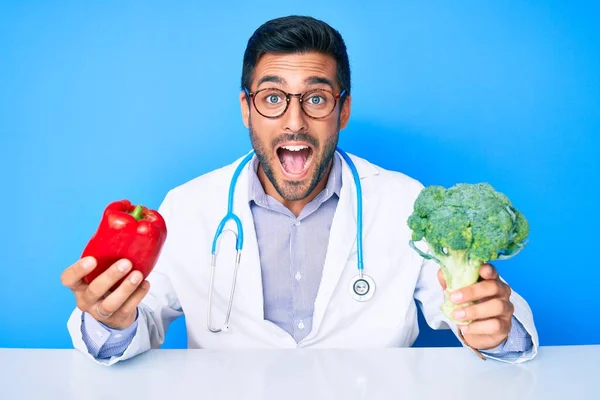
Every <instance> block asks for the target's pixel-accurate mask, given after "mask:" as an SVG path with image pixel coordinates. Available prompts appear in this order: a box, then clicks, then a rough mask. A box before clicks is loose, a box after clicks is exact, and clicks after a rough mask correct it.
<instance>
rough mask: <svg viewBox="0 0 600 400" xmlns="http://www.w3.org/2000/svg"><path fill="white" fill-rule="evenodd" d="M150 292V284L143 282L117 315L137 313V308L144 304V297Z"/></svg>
mask: <svg viewBox="0 0 600 400" xmlns="http://www.w3.org/2000/svg"><path fill="white" fill-rule="evenodd" d="M148 290H150V282H148V281H143V282H142V283H141V284H140V285H139V287H138V288H137V289H136V290H135V292H133V294H132V295H131V296H129V298H128V299H127V301H126V302H125V303H123V305H122V306H121V308H120V309H118V310H117V314H122V315H129V314H131V313H133V312H135V309H136V308H137V306H138V305H139V304H140V303H141V302H142V300H143V299H144V297H145V296H146V295H147V294H148Z"/></svg>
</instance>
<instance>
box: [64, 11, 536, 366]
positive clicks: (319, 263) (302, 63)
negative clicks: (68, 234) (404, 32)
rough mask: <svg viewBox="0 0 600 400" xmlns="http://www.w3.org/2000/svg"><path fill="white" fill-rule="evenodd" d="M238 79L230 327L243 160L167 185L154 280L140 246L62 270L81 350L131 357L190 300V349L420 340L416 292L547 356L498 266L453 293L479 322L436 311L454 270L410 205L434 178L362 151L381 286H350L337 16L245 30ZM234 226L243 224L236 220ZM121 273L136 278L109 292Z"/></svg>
mask: <svg viewBox="0 0 600 400" xmlns="http://www.w3.org/2000/svg"><path fill="white" fill-rule="evenodd" d="M241 83H242V85H241V86H242V90H241V93H240V104H241V111H242V118H243V121H244V124H245V125H246V127H247V128H248V129H249V132H250V137H251V141H252V147H253V149H254V151H255V156H253V157H252V159H251V160H250V162H249V163H248V164H246V166H245V167H244V168H242V170H241V173H240V175H239V177H238V179H237V183H236V186H235V194H234V197H233V200H234V202H233V212H234V213H236V215H238V216H239V217H240V219H241V223H242V226H243V232H244V240H245V241H244V253H243V256H242V258H241V263H240V266H239V274H238V275H237V280H236V286H235V296H234V301H233V306H232V309H231V319H230V321H229V322H230V325H231V329H229V330H228V331H224V332H219V333H214V332H211V331H210V330H209V329H208V326H207V325H209V324H210V326H211V327H212V328H213V329H218V328H220V327H222V325H223V321H224V318H225V315H226V314H227V310H228V304H229V296H230V293H231V292H230V291H231V285H232V282H233V264H234V259H235V243H234V241H233V240H232V239H231V238H232V236H227V235H224V236H223V237H222V242H220V243H219V249H220V252H219V254H218V260H217V268H216V272H215V277H214V289H213V291H212V292H211V291H210V287H211V269H210V267H209V266H210V265H211V246H212V243H213V237H214V233H215V231H216V229H217V227H218V225H219V223H220V222H221V220H222V218H223V216H224V215H225V214H226V209H227V204H228V194H229V185H230V182H231V179H232V177H233V175H234V171H235V169H236V168H237V167H238V165H239V163H240V161H241V159H240V160H236V161H235V162H234V163H232V164H231V165H228V166H225V167H224V168H221V169H218V170H215V171H212V172H210V173H207V174H205V175H203V176H200V177H198V178H196V179H194V180H192V181H190V182H187V183H185V184H183V185H181V186H179V187H177V188H175V189H173V190H171V191H170V192H169V193H168V194H167V196H166V197H165V199H164V202H163V203H162V205H161V207H160V209H159V210H160V212H161V214H162V215H163V216H164V217H165V219H166V221H167V225H168V230H169V234H168V238H167V240H166V242H165V246H164V249H163V251H162V254H161V256H160V258H159V260H158V263H157V265H156V268H155V270H154V271H153V272H152V273H151V274H150V275H149V277H148V279H147V281H142V279H141V278H142V277H141V274H140V273H139V271H133V272H132V271H131V268H132V266H131V263H129V262H128V260H121V261H119V262H117V263H116V264H115V265H113V266H112V267H111V268H110V269H109V270H107V271H106V272H105V273H103V274H102V275H100V276H99V277H98V278H96V279H95V280H94V281H93V282H91V283H90V284H89V285H88V284H86V283H85V282H84V281H82V277H83V276H85V275H86V274H87V273H89V272H90V271H91V270H92V269H93V268H94V267H95V265H96V264H95V260H94V259H82V260H79V261H77V262H76V263H75V264H73V265H72V266H70V267H69V268H67V269H66V270H65V271H64V272H63V274H62V282H63V284H64V285H65V286H67V287H68V288H70V289H71V290H72V291H73V293H74V295H75V298H76V304H77V307H76V308H75V310H74V311H73V313H72V315H71V318H70V319H69V322H68V328H69V332H70V334H71V337H72V339H73V344H74V346H75V347H76V348H77V349H79V350H81V351H82V352H84V353H85V354H88V355H89V356H90V358H92V359H94V360H96V361H97V362H99V363H102V364H106V365H111V364H114V363H115V362H118V361H121V360H126V359H129V358H131V357H134V356H136V355H138V354H140V353H142V352H144V351H146V350H148V349H150V348H157V347H159V346H160V345H161V343H163V341H164V337H165V333H166V330H167V328H168V326H169V324H170V323H171V322H172V321H173V320H174V319H175V318H178V317H180V316H181V315H183V314H184V312H185V315H186V322H187V329H188V341H189V347H191V348H244V347H262V348H295V347H371V348H372V347H397V346H410V345H412V343H413V342H414V340H415V339H416V337H417V335H418V325H417V313H416V306H415V302H414V300H415V299H416V300H417V302H418V303H419V305H420V306H421V307H422V309H423V312H424V315H425V318H426V320H427V322H428V324H429V325H430V326H431V327H433V328H435V329H439V328H450V329H452V331H453V332H454V333H455V334H456V335H457V336H458V337H459V339H460V340H461V341H462V343H463V344H464V345H465V346H468V347H470V348H472V349H473V350H475V351H478V352H480V354H481V353H483V354H484V355H486V356H487V357H491V358H494V359H497V360H502V361H506V362H523V361H526V360H529V359H531V358H533V357H534V356H535V354H536V353H537V346H538V338H537V332H536V329H535V326H534V323H533V317H532V314H531V310H530V309H529V307H528V305H527V303H526V302H525V301H524V299H522V298H521V297H520V296H519V295H518V294H516V293H514V292H512V291H511V290H510V288H509V286H508V285H507V284H505V283H504V282H503V281H502V280H501V279H500V278H499V277H498V274H497V272H496V270H495V268H494V267H493V266H492V265H484V266H482V268H481V272H480V275H481V278H482V279H481V281H480V282H478V283H476V284H474V285H472V286H470V287H467V288H464V289H463V290H461V291H459V292H457V293H455V294H456V295H457V296H458V297H457V298H456V303H457V304H462V303H466V302H472V301H474V302H476V304H475V305H472V306H469V307H461V308H459V309H458V310H457V312H456V315H455V316H456V317H457V318H462V319H465V320H473V322H472V323H471V324H470V325H468V326H467V327H465V328H464V330H463V331H462V334H461V332H459V330H458V329H457V326H456V325H455V324H453V323H450V322H449V321H448V319H447V318H446V317H445V316H444V315H443V313H442V312H441V310H440V305H441V304H442V302H443V288H444V287H445V286H444V285H445V282H444V281H443V278H442V277H441V275H440V274H439V268H438V266H437V264H435V263H434V262H431V261H424V260H423V258H422V257H420V256H419V255H418V254H417V253H416V252H415V251H414V250H413V249H411V248H410V247H409V245H408V241H409V239H410V232H409V229H408V227H407V224H406V220H407V217H408V216H409V215H410V213H411V212H412V206H413V202H414V200H415V199H416V197H417V195H418V194H419V191H420V190H421V188H422V185H421V184H420V183H418V182H417V181H415V180H414V179H411V178H409V177H407V176H405V175H403V174H401V173H398V172H394V171H388V170H385V169H383V168H380V167H378V166H376V165H373V164H371V163H369V162H368V161H366V160H364V159H361V158H359V157H355V156H351V159H352V161H353V162H354V164H355V165H356V168H357V172H358V176H359V177H360V183H361V186H362V201H363V220H364V229H363V231H362V240H363V249H364V272H365V273H366V274H368V275H369V276H370V277H372V278H373V280H374V283H375V286H374V288H373V290H374V292H373V293H372V297H371V299H370V300H368V301H364V302H361V301H356V300H355V299H354V298H353V296H352V294H351V293H350V290H349V287H350V286H349V285H351V283H352V280H353V277H355V276H356V275H357V240H356V239H357V225H356V205H357V192H356V186H355V183H354V181H353V175H352V173H351V172H350V169H349V166H348V162H347V160H345V159H344V158H343V157H342V156H340V153H338V152H336V146H337V143H338V136H339V132H340V130H342V129H344V128H345V127H346V125H347V123H348V120H349V118H350V111H351V85H350V68H349V63H348V56H347V53H346V47H345V44H344V41H343V39H342V37H341V36H340V34H339V33H338V32H337V31H335V30H334V29H332V28H331V27H330V26H329V25H327V24H325V23H323V22H321V21H318V20H315V19H313V18H306V17H296V16H293V17H287V18H280V19H276V20H273V21H269V22H267V23H266V24H264V25H263V26H261V27H260V28H259V29H258V30H257V31H256V32H255V33H254V34H253V35H252V37H251V38H250V39H249V41H248V46H247V49H246V52H245V54H244V61H243V70H242V82H241ZM226 227H228V228H233V230H234V231H237V229H236V226H235V224H234V223H233V221H229V222H228V224H227V225H226ZM123 276H128V277H129V279H127V280H125V281H124V283H123V284H122V285H121V286H120V287H119V288H118V289H117V290H115V291H114V292H112V293H109V292H108V289H109V288H110V287H111V286H113V284H114V283H115V282H117V281H118V280H119V279H120V278H121V277H123ZM209 295H210V296H209ZM209 297H211V301H210V302H209ZM209 306H210V307H209ZM209 310H210V313H209ZM459 313H462V316H461V315H459Z"/></svg>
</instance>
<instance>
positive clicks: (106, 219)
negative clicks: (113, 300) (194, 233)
mask: <svg viewBox="0 0 600 400" xmlns="http://www.w3.org/2000/svg"><path fill="white" fill-rule="evenodd" d="M166 238H167V226H166V223H165V220H164V219H163V217H162V216H161V215H160V214H159V213H158V211H155V210H149V209H148V208H146V207H144V206H142V205H137V206H134V205H132V204H131V202H130V201H129V200H121V201H115V202H112V203H110V204H109V205H108V206H107V207H106V209H105V210H104V213H103V216H102V220H101V221H100V225H99V226H98V229H97V231H96V232H95V233H94V235H93V236H92V237H91V239H90V241H89V242H88V244H87V245H86V247H85V249H84V250H83V254H82V255H81V257H82V258H83V257H87V256H93V257H95V258H96V261H97V263H98V265H97V266H96V268H94V270H93V271H92V272H90V273H89V274H87V275H86V276H85V277H84V280H85V281H86V282H87V283H91V282H92V281H93V280H94V279H95V278H96V277H98V275H100V274H102V273H103V272H104V271H106V269H107V268H109V267H110V266H111V265H112V264H114V263H115V262H116V261H118V260H120V259H122V258H126V259H128V260H129V261H131V263H132V265H133V268H132V269H131V271H133V270H138V271H140V272H141V273H142V274H143V276H144V279H146V277H147V276H148V275H149V274H150V272H152V270H153V269H154V266H155V265H156V261H157V260H158V257H159V255H160V253H161V251H162V247H163V244H164V242H165V239H166ZM131 271H130V272H129V273H131ZM127 275H129V274H127ZM127 275H126V276H127ZM124 279H125V277H124V278H122V279H120V280H119V281H118V282H117V283H116V284H115V285H114V286H113V287H111V289H110V291H114V290H115V289H116V288H117V287H119V285H120V284H121V283H122V282H123V280H124Z"/></svg>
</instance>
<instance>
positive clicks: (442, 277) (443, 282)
mask: <svg viewBox="0 0 600 400" xmlns="http://www.w3.org/2000/svg"><path fill="white" fill-rule="evenodd" d="M437 277H438V281H439V282H440V285H441V286H442V289H444V290H446V280H445V279H444V274H443V273H442V269H441V268H440V269H438V272H437Z"/></svg>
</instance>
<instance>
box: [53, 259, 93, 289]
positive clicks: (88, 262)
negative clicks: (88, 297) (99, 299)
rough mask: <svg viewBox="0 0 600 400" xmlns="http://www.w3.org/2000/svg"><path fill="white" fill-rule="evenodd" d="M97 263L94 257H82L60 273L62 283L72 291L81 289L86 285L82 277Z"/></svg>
mask: <svg viewBox="0 0 600 400" xmlns="http://www.w3.org/2000/svg"><path fill="white" fill-rule="evenodd" d="M96 265H98V263H97V262H96V259H95V258H94V257H84V258H82V259H80V260H77V262H75V263H74V264H72V265H71V266H69V267H68V268H67V269H65V270H64V271H63V273H62V274H61V275H60V281H61V282H62V284H63V285H64V286H66V287H68V288H69V289H71V290H73V291H81V290H83V289H85V288H86V287H87V284H86V283H85V282H84V281H83V277H84V276H86V275H87V274H89V273H90V272H91V271H92V270H93V269H94V268H96Z"/></svg>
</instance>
